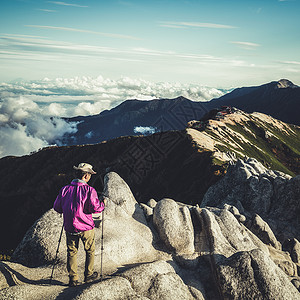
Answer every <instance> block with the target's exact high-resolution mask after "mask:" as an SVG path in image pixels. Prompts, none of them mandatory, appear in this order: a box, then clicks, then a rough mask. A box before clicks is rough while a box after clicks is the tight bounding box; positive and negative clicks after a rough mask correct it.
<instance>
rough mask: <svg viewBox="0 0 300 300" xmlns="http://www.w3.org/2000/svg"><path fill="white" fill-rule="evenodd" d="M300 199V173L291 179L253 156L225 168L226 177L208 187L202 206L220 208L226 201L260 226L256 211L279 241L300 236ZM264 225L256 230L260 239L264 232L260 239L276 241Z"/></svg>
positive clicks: (273, 242)
mask: <svg viewBox="0 0 300 300" xmlns="http://www.w3.org/2000/svg"><path fill="white" fill-rule="evenodd" d="M299 198H300V176H296V177H293V178H292V177H291V176H289V175H286V174H284V173H281V172H278V171H272V170H269V169H266V168H265V167H264V166H263V165H262V164H261V163H259V162H258V161H256V160H255V159H253V158H248V159H245V160H238V161H237V163H236V164H235V165H232V166H230V167H229V168H228V171H227V174H226V175H225V177H224V178H222V179H221V180H220V181H218V182H217V183H216V184H215V185H213V186H212V187H210V188H209V189H208V191H207V193H206V194H205V196H204V198H203V201H202V203H201V207H205V206H214V207H220V208H221V207H224V205H225V204H230V205H233V206H235V207H237V208H238V209H239V211H240V212H241V213H242V214H244V215H245V216H246V217H247V218H248V220H249V219H250V220H252V219H253V218H254V223H256V225H255V224H254V225H253V226H254V227H261V226H263V225H261V226H260V225H258V223H262V221H261V220H260V221H258V217H256V220H255V214H258V215H259V216H260V217H261V218H262V219H263V220H264V221H265V222H267V223H268V225H269V226H270V228H271V231H273V233H274V234H275V236H276V238H277V240H279V242H281V243H282V242H284V241H285V240H286V239H288V238H294V237H295V238H297V239H299V238H300V227H299V215H300V202H299ZM250 223H251V222H250ZM246 224H247V223H246ZM250 226H252V225H251V224H250ZM264 227H265V229H262V227H261V228H260V229H259V231H260V234H259V235H260V237H261V238H263V237H262V235H264V236H265V237H264V238H263V239H267V240H269V242H268V243H270V244H273V245H274V244H276V243H277V242H276V240H274V236H273V234H272V233H271V231H270V229H269V228H267V227H266V226H264ZM256 233H257V232H256ZM265 241H266V240H265ZM276 247H277V246H276Z"/></svg>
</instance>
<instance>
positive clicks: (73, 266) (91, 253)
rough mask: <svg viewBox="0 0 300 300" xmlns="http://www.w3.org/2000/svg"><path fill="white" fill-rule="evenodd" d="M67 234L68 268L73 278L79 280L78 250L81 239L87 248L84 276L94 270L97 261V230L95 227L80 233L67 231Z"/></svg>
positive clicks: (85, 248)
mask: <svg viewBox="0 0 300 300" xmlns="http://www.w3.org/2000/svg"><path fill="white" fill-rule="evenodd" d="M66 236H67V270H68V272H69V277H70V279H71V280H78V273H77V252H78V246H79V239H81V240H82V242H83V246H84V250H85V254H86V257H85V271H84V276H85V277H87V276H90V275H92V274H93V272H94V261H95V231H94V229H92V230H88V231H83V232H81V233H79V234H78V235H73V234H70V233H68V232H67V233H66Z"/></svg>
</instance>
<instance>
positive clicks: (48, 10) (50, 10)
mask: <svg viewBox="0 0 300 300" xmlns="http://www.w3.org/2000/svg"><path fill="white" fill-rule="evenodd" d="M37 10H40V11H45V12H57V11H56V10H53V9H43V8H38V9H37Z"/></svg>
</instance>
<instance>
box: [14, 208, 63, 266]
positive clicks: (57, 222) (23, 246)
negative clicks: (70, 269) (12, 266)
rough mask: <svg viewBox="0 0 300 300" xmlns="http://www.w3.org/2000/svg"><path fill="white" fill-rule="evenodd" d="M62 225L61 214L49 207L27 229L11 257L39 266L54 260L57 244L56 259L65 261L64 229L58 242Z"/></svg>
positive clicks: (17, 260) (28, 264) (25, 263)
mask: <svg viewBox="0 0 300 300" xmlns="http://www.w3.org/2000/svg"><path fill="white" fill-rule="evenodd" d="M62 226H63V218H62V216H61V215H60V214H58V213H57V212H55V211H54V209H50V210H49V211H47V212H46V213H45V214H44V215H43V216H42V217H41V218H40V219H38V220H37V221H36V222H35V223H34V224H33V225H32V227H31V228H30V229H29V230H28V231H27V233H26V234H25V236H24V238H23V240H22V241H21V243H20V244H19V245H18V247H17V248H16V250H15V251H14V253H13V256H12V259H13V260H14V261H16V262H19V263H22V264H24V265H26V266H30V267H36V266H41V265H44V264H47V263H51V262H53V261H54V259H55V256H56V251H57V247H58V245H59V252H58V261H66V236H65V232H64V231H63V233H62V237H61V241H60V244H59V238H60V234H61V231H62Z"/></svg>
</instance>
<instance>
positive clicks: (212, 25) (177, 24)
mask: <svg viewBox="0 0 300 300" xmlns="http://www.w3.org/2000/svg"><path fill="white" fill-rule="evenodd" d="M160 26H161V27H169V28H214V29H233V28H236V27H235V26H231V25H224V24H215V23H199V22H160Z"/></svg>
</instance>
